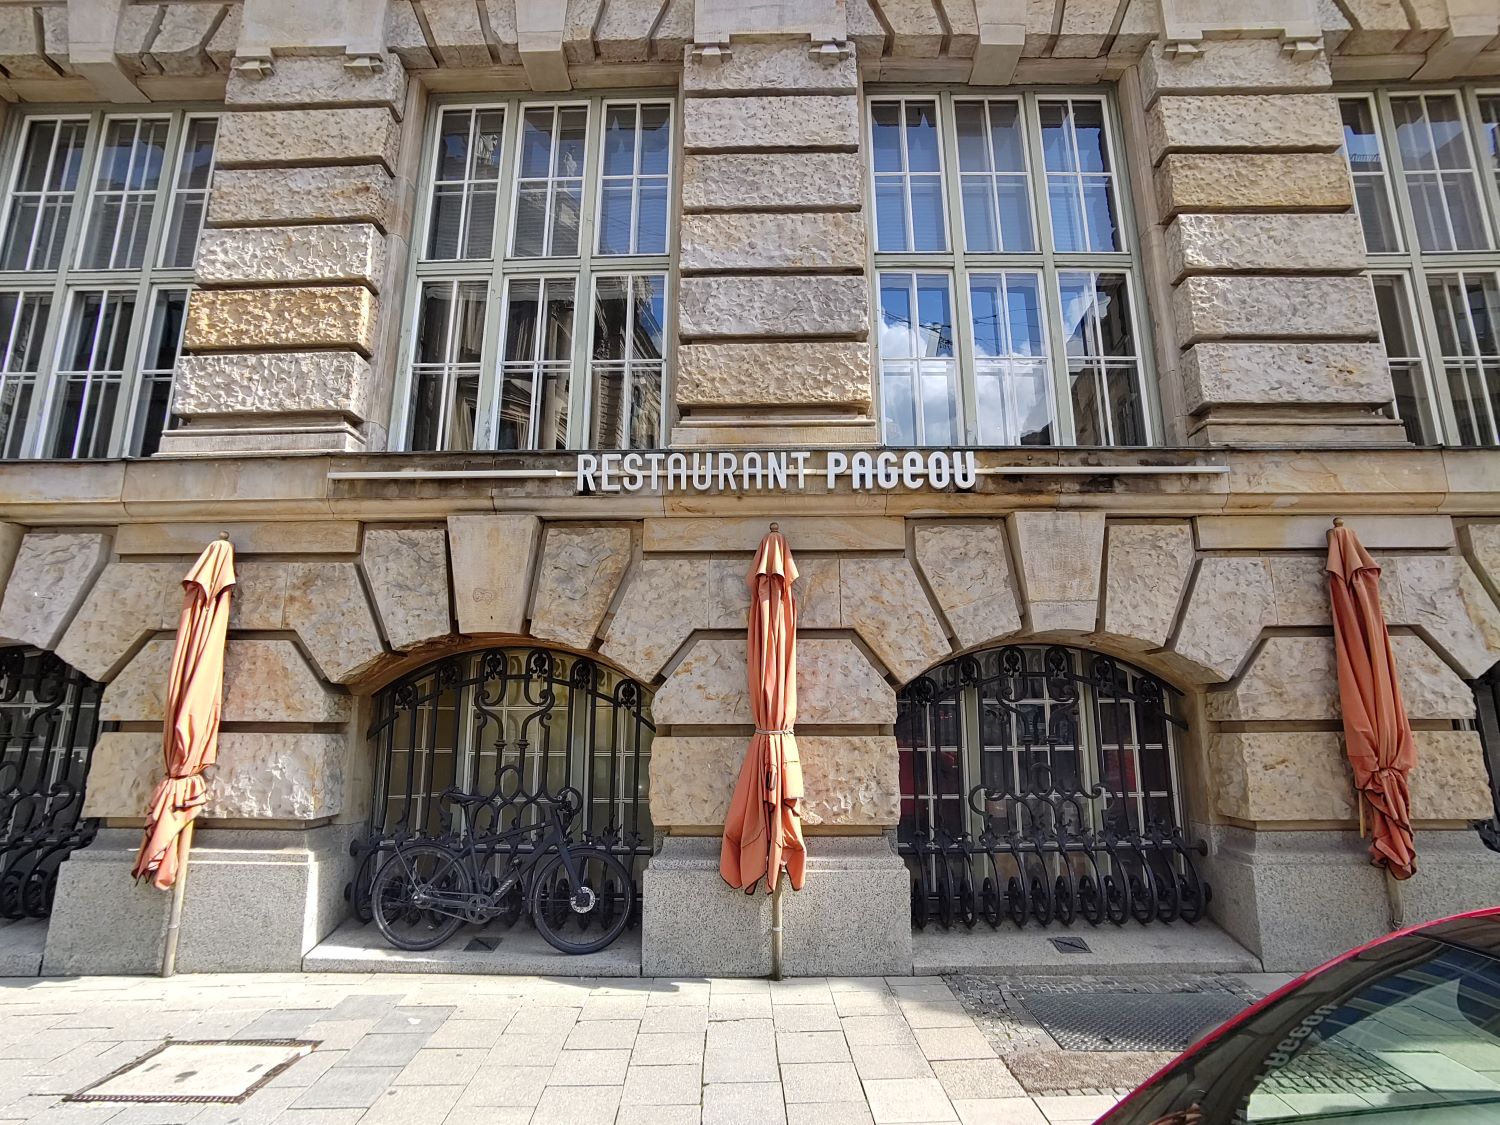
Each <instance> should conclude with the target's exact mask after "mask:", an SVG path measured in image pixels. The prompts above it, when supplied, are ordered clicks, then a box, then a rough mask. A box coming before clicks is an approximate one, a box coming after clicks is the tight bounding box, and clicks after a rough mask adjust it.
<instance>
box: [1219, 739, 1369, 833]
mask: <svg viewBox="0 0 1500 1125" xmlns="http://www.w3.org/2000/svg"><path fill="white" fill-rule="evenodd" d="M1208 741H1209V752H1208V756H1209V768H1210V770H1211V772H1212V776H1213V778H1214V782H1215V794H1214V801H1215V804H1216V806H1217V808H1218V811H1219V812H1220V813H1222V814H1223V815H1224V816H1232V817H1235V818H1236V819H1238V820H1251V821H1298V820H1302V821H1306V820H1353V819H1354V818H1355V816H1356V815H1357V813H1356V809H1355V805H1354V782H1353V778H1352V776H1351V774H1350V773H1349V764H1348V761H1347V760H1346V759H1345V757H1344V749H1343V739H1342V738H1340V737H1339V736H1338V735H1337V734H1334V733H1332V732H1329V731H1276V732H1265V733H1255V734H1215V735H1211V736H1210V737H1209V740H1208Z"/></svg>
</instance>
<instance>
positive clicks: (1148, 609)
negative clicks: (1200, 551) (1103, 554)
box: [1103, 522, 1194, 649]
mask: <svg viewBox="0 0 1500 1125" xmlns="http://www.w3.org/2000/svg"><path fill="white" fill-rule="evenodd" d="M1108 538H1109V547H1108V559H1107V563H1106V565H1105V574H1106V576H1107V577H1106V579H1105V583H1104V622H1103V630H1104V632H1106V633H1108V634H1110V636H1112V637H1113V638H1115V639H1116V641H1117V642H1118V643H1120V644H1123V645H1125V646H1126V647H1128V648H1142V649H1144V648H1160V647H1161V646H1162V645H1164V644H1166V643H1167V638H1168V637H1169V636H1171V634H1172V624H1173V622H1175V621H1176V620H1177V606H1178V603H1179V602H1181V600H1182V592H1183V590H1184V589H1186V587H1187V580H1188V576H1189V575H1190V574H1192V572H1193V558H1194V550H1193V530H1192V528H1191V527H1189V526H1188V525H1187V524H1186V523H1118V522H1112V523H1110V524H1109V535H1108Z"/></svg>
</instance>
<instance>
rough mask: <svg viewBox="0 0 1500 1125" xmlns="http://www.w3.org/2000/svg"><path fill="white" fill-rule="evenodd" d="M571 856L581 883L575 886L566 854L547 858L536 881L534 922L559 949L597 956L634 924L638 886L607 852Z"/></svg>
mask: <svg viewBox="0 0 1500 1125" xmlns="http://www.w3.org/2000/svg"><path fill="white" fill-rule="evenodd" d="M570 855H571V856H572V859H573V866H574V868H575V869H576V870H577V871H578V874H579V876H580V884H581V885H580V886H578V887H575V886H573V883H572V880H571V879H569V878H568V869H567V867H565V866H564V865H563V860H562V856H561V855H554V856H553V857H552V858H551V859H548V860H546V861H545V862H544V863H543V864H542V866H541V869H540V870H539V871H538V872H537V874H536V878H535V881H534V882H533V883H532V894H531V920H532V921H533V922H534V923H535V924H536V930H537V933H539V934H541V935H542V937H544V938H546V939H547V943H548V944H549V945H551V946H552V947H553V948H554V949H559V950H561V951H562V952H564V953H598V952H599V950H601V949H604V948H606V947H608V946H609V945H610V944H611V943H612V942H613V941H614V940H615V939H616V938H617V937H619V936H620V935H621V934H622V933H624V932H625V927H626V926H628V925H629V924H630V912H631V910H632V909H633V908H634V907H635V882H634V880H633V879H632V878H631V875H630V870H629V869H628V868H627V867H626V866H625V865H624V864H623V863H621V862H620V861H619V860H618V859H616V858H615V857H614V856H612V855H610V854H609V853H608V852H601V851H595V850H594V849H592V848H578V849H576V850H570ZM596 927H597V929H596Z"/></svg>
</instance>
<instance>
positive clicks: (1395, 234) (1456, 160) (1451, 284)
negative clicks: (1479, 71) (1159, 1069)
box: [1341, 89, 1500, 445]
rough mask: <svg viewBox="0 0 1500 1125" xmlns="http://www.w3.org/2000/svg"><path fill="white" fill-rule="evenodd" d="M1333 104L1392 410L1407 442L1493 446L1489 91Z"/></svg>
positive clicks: (1495, 106)
mask: <svg viewBox="0 0 1500 1125" xmlns="http://www.w3.org/2000/svg"><path fill="white" fill-rule="evenodd" d="M1341 107H1342V111H1343V119H1344V150H1345V153H1346V155H1347V156H1348V158H1349V170H1350V173H1351V175H1352V176H1353V179H1354V200H1355V207H1356V209H1357V210H1358V212H1359V219H1360V223H1361V225H1362V226H1363V227H1364V234H1365V249H1366V251H1367V252H1368V253H1369V256H1370V279H1371V281H1372V282H1373V284H1374V286H1375V301H1376V305H1377V307H1378V309H1379V312H1380V331H1381V338H1382V340H1383V341H1384V344H1385V350H1386V355H1387V356H1388V357H1389V363H1390V368H1391V381H1392V383H1393V384H1394V385H1395V391H1396V399H1395V402H1394V403H1393V404H1392V411H1393V412H1394V414H1395V415H1396V416H1397V417H1398V418H1400V420H1401V422H1402V423H1403V424H1404V425H1405V427H1406V433H1407V436H1408V437H1409V438H1410V439H1411V440H1412V441H1413V442H1416V443H1417V444H1419V445H1438V444H1449V445H1500V249H1497V248H1500V242H1497V233H1500V91H1490V92H1486V91H1484V90H1476V89H1463V90H1437V91H1418V90H1410V91H1406V90H1380V91H1375V92H1373V93H1369V94H1360V95H1357V96H1355V95H1350V96H1348V97H1345V98H1342V99H1341Z"/></svg>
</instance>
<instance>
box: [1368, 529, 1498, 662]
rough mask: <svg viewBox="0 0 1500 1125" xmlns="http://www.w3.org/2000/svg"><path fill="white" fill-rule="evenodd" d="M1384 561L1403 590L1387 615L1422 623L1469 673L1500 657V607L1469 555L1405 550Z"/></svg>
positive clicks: (1416, 624)
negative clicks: (1429, 553) (1404, 552)
mask: <svg viewBox="0 0 1500 1125" xmlns="http://www.w3.org/2000/svg"><path fill="white" fill-rule="evenodd" d="M1381 565H1382V568H1383V571H1384V574H1383V576H1382V577H1384V576H1385V575H1390V577H1393V578H1394V579H1395V580H1396V586H1397V589H1398V590H1399V591H1400V602H1399V604H1398V605H1396V606H1394V607H1393V608H1390V609H1388V610H1387V619H1388V620H1390V621H1392V622H1393V623H1396V622H1399V623H1401V624H1405V625H1411V626H1414V627H1416V628H1419V629H1422V630H1423V631H1424V632H1425V633H1426V635H1427V637H1428V638H1430V639H1431V641H1432V643H1433V644H1434V645H1436V646H1437V648H1438V650H1439V651H1440V652H1442V653H1444V654H1445V655H1446V656H1447V657H1448V659H1449V660H1450V661H1451V662H1452V663H1453V664H1454V665H1455V666H1456V667H1457V668H1458V669H1459V670H1460V671H1461V672H1463V674H1464V676H1465V678H1467V679H1478V678H1479V677H1480V676H1482V675H1483V674H1484V673H1485V672H1487V671H1488V670H1489V669H1490V667H1491V666H1492V665H1494V663H1495V662H1496V661H1497V660H1500V608H1497V607H1496V605H1495V602H1494V600H1493V599H1492V598H1491V597H1490V595H1489V592H1488V591H1487V590H1485V588H1484V585H1483V584H1482V583H1481V582H1480V581H1479V576H1478V575H1476V574H1475V573H1474V571H1473V570H1472V569H1471V568H1470V566H1469V564H1468V563H1467V562H1466V561H1465V560H1464V559H1462V558H1460V557H1458V556H1457V555H1404V556H1401V557H1398V558H1392V559H1384V560H1381ZM1384 585H1385V584H1384V582H1383V583H1382V590H1383V589H1384ZM1382 596H1383V595H1382Z"/></svg>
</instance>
